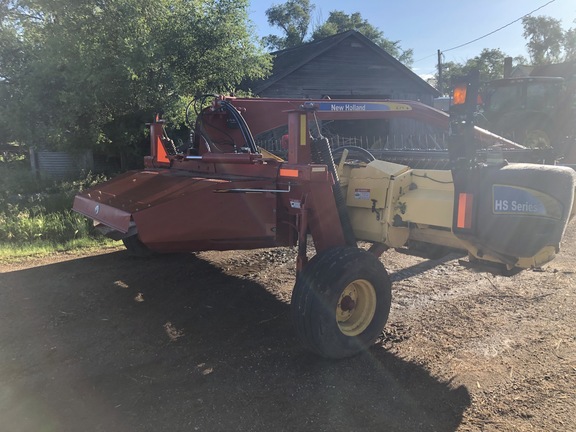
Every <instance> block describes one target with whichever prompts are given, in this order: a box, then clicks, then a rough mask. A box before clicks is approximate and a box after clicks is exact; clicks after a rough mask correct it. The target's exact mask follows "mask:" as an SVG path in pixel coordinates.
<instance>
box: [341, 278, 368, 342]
mask: <svg viewBox="0 0 576 432" xmlns="http://www.w3.org/2000/svg"><path fill="white" fill-rule="evenodd" d="M375 314H376V290H375V289H374V286H373V285H372V283H371V282H369V281H367V280H365V279H357V280H355V281H353V282H352V283H350V284H349V285H348V286H347V287H346V288H344V290H343V291H342V294H341V295H340V299H339V300H338V305H337V306H336V321H337V323H338V327H339V328H340V331H341V332H342V333H343V334H345V335H346V336H357V335H359V334H360V333H362V332H363V331H364V330H366V329H367V328H368V326H369V325H370V323H371V322H372V319H373V318H374V315H375Z"/></svg>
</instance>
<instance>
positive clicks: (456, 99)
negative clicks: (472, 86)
mask: <svg viewBox="0 0 576 432" xmlns="http://www.w3.org/2000/svg"><path fill="white" fill-rule="evenodd" d="M467 88H468V86H467V85H466V84H460V85H457V86H456V87H454V94H453V96H452V103H453V104H454V105H464V103H465V102H466V90H467Z"/></svg>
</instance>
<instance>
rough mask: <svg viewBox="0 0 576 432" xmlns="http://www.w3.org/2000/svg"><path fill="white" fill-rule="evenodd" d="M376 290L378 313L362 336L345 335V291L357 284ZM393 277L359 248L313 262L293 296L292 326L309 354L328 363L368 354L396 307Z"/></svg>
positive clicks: (319, 256) (321, 256)
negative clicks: (341, 307)
mask: <svg viewBox="0 0 576 432" xmlns="http://www.w3.org/2000/svg"><path fill="white" fill-rule="evenodd" d="M359 279H363V280H366V281H368V282H370V283H371V284H372V287H373V288H374V291H375V294H376V311H375V314H374V316H373V318H372V319H371V321H370V323H369V324H368V326H367V327H366V329H364V330H363V331H362V332H361V333H360V334H358V335H356V336H348V335H345V334H344V333H343V332H342V331H341V330H340V327H339V325H338V322H337V320H336V308H337V305H338V302H339V299H340V295H341V294H342V292H343V290H344V289H345V288H346V287H347V286H348V285H349V284H350V283H352V282H353V281H355V280H359ZM391 285H392V284H391V282H390V278H389V276H388V272H387V271H386V269H385V268H384V266H383V265H382V263H381V262H380V261H379V260H378V258H376V257H375V256H374V255H372V254H371V253H369V252H368V251H365V250H363V249H358V248H355V247H336V248H332V249H328V250H326V251H323V252H321V253H319V254H317V255H316V256H315V257H313V258H312V259H311V260H310V262H309V263H308V265H307V266H306V267H305V268H304V269H303V270H302V271H301V272H300V274H299V275H298V277H297V279H296V284H295V286H294V291H293V292H292V303H291V314H292V322H293V325H294V328H295V331H296V335H297V336H298V339H299V340H300V342H301V343H302V344H303V346H304V347H305V348H307V349H308V350H310V351H312V352H314V353H316V354H318V355H320V356H322V357H326V358H331V359H340V358H346V357H351V356H353V355H356V354H358V353H360V352H361V351H364V350H366V349H367V348H368V347H370V345H372V344H373V343H374V341H375V340H376V338H377V337H378V336H379V335H380V333H381V332H382V329H383V328H384V325H385V324H386V321H387V320H388V315H389V313H390V306H391V302H392V291H391Z"/></svg>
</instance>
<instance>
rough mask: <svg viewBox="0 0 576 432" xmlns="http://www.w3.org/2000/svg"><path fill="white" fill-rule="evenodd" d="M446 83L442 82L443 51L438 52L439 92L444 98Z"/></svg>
mask: <svg viewBox="0 0 576 432" xmlns="http://www.w3.org/2000/svg"><path fill="white" fill-rule="evenodd" d="M443 87H444V83H443V82H442V51H440V50H438V91H439V92H440V96H444V88H443Z"/></svg>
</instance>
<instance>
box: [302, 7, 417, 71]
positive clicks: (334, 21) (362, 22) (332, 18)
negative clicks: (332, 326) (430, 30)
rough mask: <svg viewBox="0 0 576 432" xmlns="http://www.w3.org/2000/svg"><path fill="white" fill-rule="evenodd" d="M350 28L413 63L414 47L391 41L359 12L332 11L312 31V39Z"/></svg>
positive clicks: (401, 58) (390, 52)
mask: <svg viewBox="0 0 576 432" xmlns="http://www.w3.org/2000/svg"><path fill="white" fill-rule="evenodd" d="M348 30H356V31H358V32H360V33H362V34H363V35H364V36H366V37H367V38H368V39H370V40H371V41H372V42H374V43H375V44H376V45H378V46H380V47H381V48H383V49H384V50H385V51H386V52H388V53H389V54H390V55H392V56H394V57H396V58H397V59H398V60H400V61H401V62H402V63H404V64H405V65H408V66H409V65H410V64H412V61H413V58H412V55H413V52H412V49H409V50H406V51H404V50H402V48H400V41H391V40H389V39H387V38H385V37H384V32H382V31H381V30H378V28H376V27H374V26H373V25H372V24H370V23H369V22H368V20H366V19H363V18H362V15H361V14H360V13H358V12H356V13H353V14H350V15H348V14H346V13H344V12H342V11H332V12H330V15H329V16H328V19H327V20H326V22H324V24H322V25H320V26H319V27H318V28H316V30H314V33H312V41H315V40H319V39H323V38H325V37H328V36H332V35H335V34H338V33H342V32H345V31H348Z"/></svg>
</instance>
